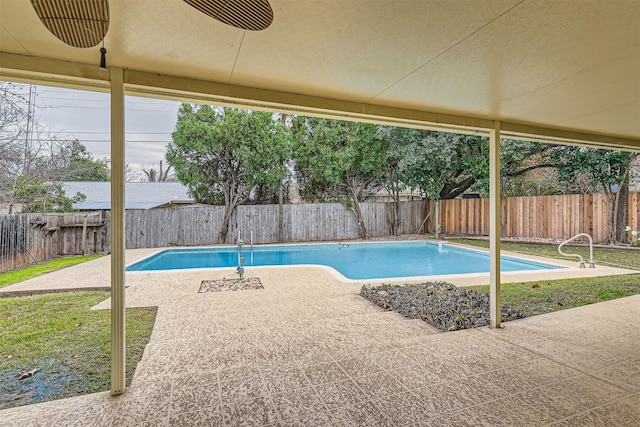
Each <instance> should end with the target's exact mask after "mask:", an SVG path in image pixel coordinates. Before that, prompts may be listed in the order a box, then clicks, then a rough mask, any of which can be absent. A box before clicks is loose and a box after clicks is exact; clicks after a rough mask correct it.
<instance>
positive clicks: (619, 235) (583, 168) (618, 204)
mask: <svg viewBox="0 0 640 427" xmlns="http://www.w3.org/2000/svg"><path fill="white" fill-rule="evenodd" d="M637 156H638V153H630V152H626V151H615V150H602V149H594V148H586V147H573V146H566V147H563V148H562V149H558V150H556V151H554V153H553V158H554V159H555V160H556V161H557V164H556V169H557V171H558V179H559V180H560V181H562V182H567V183H570V182H573V181H575V180H576V179H577V176H578V175H579V174H581V177H582V179H585V177H586V179H588V180H589V181H590V182H591V183H592V185H593V186H594V187H596V188H600V189H601V190H602V191H604V194H605V195H606V198H607V204H608V226H609V237H608V239H607V243H610V244H616V243H623V242H626V241H627V238H628V236H627V233H626V231H625V227H626V225H627V210H628V195H629V179H630V176H631V169H632V166H633V163H634V160H635V159H636V158H637Z"/></svg>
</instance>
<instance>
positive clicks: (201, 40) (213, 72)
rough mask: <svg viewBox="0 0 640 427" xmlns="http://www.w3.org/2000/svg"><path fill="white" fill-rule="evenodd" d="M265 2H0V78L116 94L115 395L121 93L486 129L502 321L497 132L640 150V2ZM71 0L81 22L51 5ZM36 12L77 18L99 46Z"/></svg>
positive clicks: (120, 320)
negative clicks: (234, 12)
mask: <svg viewBox="0 0 640 427" xmlns="http://www.w3.org/2000/svg"><path fill="white" fill-rule="evenodd" d="M251 1H252V2H253V3H256V2H259V1H262V2H263V3H264V0H251ZM269 3H270V7H271V9H272V12H273V22H272V23H271V24H270V25H269V26H268V27H267V28H266V29H264V30H262V31H251V30H242V29H239V28H235V27H232V26H228V25H225V24H223V23H221V22H220V21H218V20H216V19H213V18H212V17H210V16H207V15H206V14H204V13H201V12H200V11H198V10H196V8H195V7H192V4H198V5H200V6H201V7H203V8H206V7H209V6H223V7H227V6H228V7H231V8H234V7H235V8H238V7H240V8H243V7H244V6H246V5H247V4H250V0H246V1H239V0H237V1H233V0H227V1H222V0H208V1H207V0H185V1H180V0H154V1H137V2H131V1H126V0H83V1H80V0H78V1H77V2H71V3H70V2H67V1H65V0H31V1H27V0H23V1H19V0H7V1H2V2H0V79H4V80H14V81H24V82H30V83H40V84H51V85H56V86H67V87H73V88H78V89H89V90H100V91H110V93H111V147H112V155H111V165H112V175H111V176H112V181H111V192H112V197H111V203H112V206H111V212H112V216H111V221H112V228H111V230H112V236H111V244H112V257H111V263H112V264H111V288H112V299H111V304H112V305H111V307H112V354H113V356H112V390H111V392H112V394H119V393H122V392H123V391H124V353H125V351H124V342H125V341H124V324H125V322H124V306H125V304H124V297H125V295H124V282H125V278H124V249H125V242H124V226H125V224H124V95H125V94H132V95H144V96H152V97H163V98H170V99H180V100H188V101H196V102H207V103H213V104H218V105H229V106H237V107H248V108H253V109H267V110H274V111H289V112H294V113H301V114H306V115H320V116H326V117H333V118H345V119H351V120H360V121H369V122H374V123H382V124H392V125H401V126H411V127H421V128H427V129H437V130H446V131H453V132H465V133H478V134H484V135H486V134H488V135H489V137H490V141H491V143H490V169H491V173H490V175H491V177H490V181H491V185H490V194H491V199H492V201H491V221H490V223H491V236H490V241H491V279H490V280H491V285H492V286H491V304H492V307H491V313H492V323H493V326H496V327H497V326H499V325H500V319H499V315H496V313H499V312H500V309H499V307H500V298H499V296H500V264H499V253H500V200H499V194H500V180H499V170H500V168H499V166H500V164H499V159H500V156H499V150H500V138H501V137H509V138H522V139H531V140H538V141H550V142H565V143H572V144H583V145H590V146H597V147H607V148H624V149H630V150H640V25H639V23H640V2H639V1H638V0H619V1H618V0H613V1H610V0H607V1H604V0H601V1H591V2H587V3H585V2H584V1H582V0H568V1H563V2H549V1H543V0H504V1H501V0H492V1H480V0H474V1H456V2H452V1H448V0H431V1H371V0H360V1H355V0H322V1H298V0H271V1H270V2H269ZM70 4H72V5H75V6H77V7H76V8H75V11H76V12H74V13H77V12H78V11H80V12H79V15H82V16H83V17H84V18H85V19H84V20H82V21H78V22H73V21H77V20H69V19H68V18H67V17H65V15H64V14H63V15H56V14H55V13H54V12H55V10H56V9H59V10H60V9H65V8H68V7H69V5H70ZM33 5H36V6H37V7H33ZM78 5H82V7H80V6H78ZM234 5H235V6H234ZM239 5H244V6H239ZM83 7H84V9H83ZM36 10H39V11H40V14H41V15H42V16H40V17H39V16H38V14H37V12H36ZM107 10H108V12H107ZM67 12H68V10H67ZM240 15H241V16H240V18H247V16H246V15H245V14H243V12H241V13H240ZM41 18H42V21H41ZM107 18H108V19H107ZM249 19H251V18H249ZM43 22H48V23H49V26H54V27H55V26H56V25H58V24H61V23H67V24H69V23H72V24H75V30H76V31H79V32H83V31H84V33H85V34H83V36H85V39H87V40H93V42H91V43H88V44H87V45H89V46H92V47H73V46H71V45H69V44H65V43H64V42H63V41H61V39H59V38H57V37H56V36H55V35H53V34H52V33H51V32H49V30H48V29H47V28H46V27H45V25H44V23H43ZM52 23H53V24H52ZM61 25H62V24H61ZM107 26H108V28H107ZM87 28H90V29H92V30H91V31H85V30H86V29H87ZM105 29H106V36H105V37H104V42H103V44H102V42H101V40H102V38H103V37H102V36H101V35H99V36H98V37H97V38H96V37H95V36H96V31H104V30H105ZM63 32H64V31H63ZM67 35H68V34H67ZM62 38H63V39H64V37H62ZM71 38H73V37H71ZM70 44H72V45H73V44H74V43H70ZM75 45H76V46H78V45H83V44H82V43H75ZM102 46H104V48H106V49H107V55H106V62H107V66H108V67H107V69H105V70H101V69H100V68H99V64H100V48H101V47H102Z"/></svg>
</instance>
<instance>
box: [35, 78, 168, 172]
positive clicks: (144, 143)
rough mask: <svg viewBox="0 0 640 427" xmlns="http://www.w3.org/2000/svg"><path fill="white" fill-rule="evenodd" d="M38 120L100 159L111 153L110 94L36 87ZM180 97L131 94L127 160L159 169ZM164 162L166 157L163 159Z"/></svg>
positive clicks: (131, 164) (132, 165)
mask: <svg viewBox="0 0 640 427" xmlns="http://www.w3.org/2000/svg"><path fill="white" fill-rule="evenodd" d="M35 89H36V101H35V105H36V111H35V119H36V121H37V122H38V124H39V125H40V126H41V127H44V128H46V129H48V130H49V132H50V133H51V135H52V136H56V137H57V138H58V139H76V138H77V139H78V140H79V141H80V142H81V143H82V144H84V145H85V147H87V151H89V152H91V153H92V154H93V156H94V157H96V158H103V157H107V158H109V157H110V139H109V138H110V136H109V134H110V112H109V94H106V93H98V92H88V91H80V90H74V89H64V88H56V87H49V86H35ZM179 105H180V103H179V102H176V101H166V100H160V99H152V98H139V97H133V96H127V97H126V99H125V161H126V163H127V164H128V165H129V167H130V168H131V169H132V170H134V171H139V172H141V171H142V169H143V168H146V169H149V168H150V167H154V168H155V169H158V165H159V162H160V160H164V156H165V153H166V151H167V149H166V147H167V143H168V142H170V141H171V133H172V132H173V130H174V128H175V125H176V117H177V112H178V106H179ZM164 163H165V164H166V161H165V162H164Z"/></svg>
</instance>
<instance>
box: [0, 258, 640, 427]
mask: <svg viewBox="0 0 640 427" xmlns="http://www.w3.org/2000/svg"><path fill="white" fill-rule="evenodd" d="M156 251H157V250H136V251H127V261H128V262H132V261H134V260H136V259H140V258H142V257H144V256H147V255H149V254H150V253H154V252H156ZM554 262H555V261H554ZM574 264H575V263H574ZM575 270H578V269H575ZM614 270H615V269H611V270H609V269H605V268H604V267H603V268H600V267H599V268H597V269H595V270H590V269H585V270H578V271H577V273H582V274H589V275H592V274H595V273H597V272H599V271H600V272H602V273H603V274H614V273H612V271H614ZM233 273H234V272H233V269H220V270H191V271H174V272H136V273H127V286H128V288H127V294H126V302H127V306H129V307H133V306H157V307H158V314H157V318H156V323H155V326H154V330H153V333H152V336H151V339H150V341H149V344H148V345H147V347H146V349H145V352H144V355H143V357H142V360H141V361H140V363H139V364H138V367H137V370H136V374H135V376H134V379H133V383H132V385H131V387H130V388H128V390H127V392H126V393H125V394H124V395H122V396H118V397H110V396H109V394H108V392H104V393H97V394H92V395H86V396H78V397H74V398H70V399H63V400H58V401H53V402H46V403H41V404H35V405H29V406H25V407H18V408H12V409H6V410H2V411H0V426H25V425H33V426H40V425H42V426H73V425H78V426H110V425H112V426H174V425H176V426H177V425H182V426H200V425H207V426H225V427H228V426H235V425H265V426H267V425H269V426H276V425H279V426H357V425H363V426H364V425H370V426H387V425H388V426H432V425H433V426H461V425H491V426H499V425H505V426H506V425H508V426H514V425H519V426H542V425H555V426H585V425H596V426H597V425H602V426H611V425H621V426H625V425H629V426H632V425H633V426H637V420H638V419H640V324H639V323H638V322H637V319H638V318H639V317H640V295H636V296H632V297H627V298H621V299H618V300H614V301H609V302H605V303H599V304H593V305H589V306H583V307H580V308H576V309H570V310H564V311H560V312H556V313H550V314H545V315H541V316H535V317H530V318H525V319H521V320H517V321H512V322H507V323H505V327H504V328H503V329H499V330H494V329H490V328H478V329H474V330H464V331H458V332H451V333H446V334H445V333H439V332H438V331H436V330H435V329H433V328H431V327H430V326H428V325H427V324H425V323H424V322H422V321H419V320H407V319H405V318H403V317H402V316H400V315H397V314H396V313H392V312H384V311H382V310H380V309H379V308H378V307H376V306H374V305H372V304H370V303H369V302H368V301H366V300H364V299H362V298H361V297H359V296H358V295H357V293H358V291H359V289H360V287H361V286H362V283H352V282H348V283H345V282H340V281H338V280H337V279H336V277H335V276H334V275H332V274H330V273H329V272H328V271H327V270H325V269H322V268H317V267H289V268H267V267H262V268H258V267H255V268H251V269H248V271H247V273H246V275H247V276H248V277H259V278H260V280H261V282H262V284H263V286H264V289H257V290H248V291H236V292H213V293H203V294H199V293H198V292H197V291H198V288H199V286H200V283H201V282H202V280H209V279H218V278H223V277H227V278H232V277H237V276H236V275H235V274H233ZM545 273H546V274H551V273H550V272H549V271H546V272H545ZM553 274H560V273H558V272H554V273H553ZM562 274H565V275H566V274H568V273H567V272H566V271H565V272H563V273H562ZM573 274H576V272H575V271H574V272H573ZM527 277H528V280H536V278H534V279H530V277H531V276H527ZM547 278H548V279H550V278H551V277H547ZM108 280H109V257H104V258H101V259H97V260H94V261H90V262H87V263H84V264H80V265H77V266H74V267H69V268H67V269H65V270H63V271H58V272H55V273H51V274H49V275H46V276H42V277H40V278H37V279H32V280H29V281H28V282H29V283H28V286H25V283H27V282H23V283H22V284H19V285H22V286H21V287H19V286H18V285H13V286H10V287H8V288H4V289H2V290H1V291H5V292H11V291H14V290H18V289H16V288H20V289H22V290H37V289H43V288H45V289H54V288H59V287H61V286H64V287H67V288H70V287H73V286H75V287H87V286H90V285H91V286H96V287H99V288H102V287H105V286H108ZM464 280H465V281H469V282H472V281H473V280H477V281H478V283H476V284H480V283H486V282H487V279H484V278H468V277H467V278H465V279H464ZM511 280H512V278H509V276H508V275H506V274H503V281H511ZM515 280H521V279H514V281H515ZM454 283H455V282H454ZM457 284H463V283H460V282H458V283H457ZM12 288H13V289H12ZM109 303H110V300H109V299H107V300H105V301H104V302H102V303H100V304H99V305H98V306H97V308H109Z"/></svg>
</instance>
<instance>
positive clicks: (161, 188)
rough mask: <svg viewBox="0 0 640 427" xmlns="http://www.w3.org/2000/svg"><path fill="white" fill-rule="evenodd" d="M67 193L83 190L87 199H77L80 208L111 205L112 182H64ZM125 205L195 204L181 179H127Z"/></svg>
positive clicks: (144, 206) (107, 207)
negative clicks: (171, 180) (137, 180)
mask: <svg viewBox="0 0 640 427" xmlns="http://www.w3.org/2000/svg"><path fill="white" fill-rule="evenodd" d="M62 187H63V188H64V191H65V194H66V196H67V197H73V196H75V195H76V194H77V193H82V194H84V195H85V196H86V199H85V200H84V201H83V202H80V203H74V205H73V207H74V208H76V209H79V210H99V209H111V183H110V182H89V181H82V182H63V183H62ZM124 197H125V209H153V208H157V207H160V206H166V205H169V204H191V203H194V200H193V199H192V198H191V197H189V194H188V189H187V187H185V186H184V185H182V184H181V183H179V182H127V183H126V184H125V189H124Z"/></svg>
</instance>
